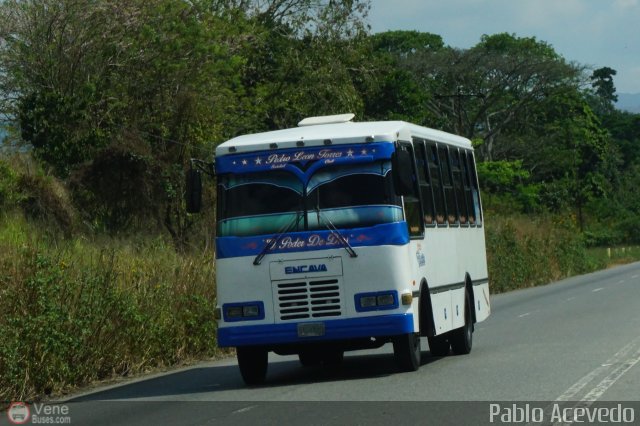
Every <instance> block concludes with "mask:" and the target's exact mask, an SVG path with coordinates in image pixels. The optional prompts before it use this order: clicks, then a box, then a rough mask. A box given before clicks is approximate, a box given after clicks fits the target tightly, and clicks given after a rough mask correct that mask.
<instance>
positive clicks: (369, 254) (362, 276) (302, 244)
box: [187, 114, 490, 385]
mask: <svg viewBox="0 0 640 426" xmlns="http://www.w3.org/2000/svg"><path fill="white" fill-rule="evenodd" d="M353 117H354V115H353V114H341V115H334V116H323V117H310V118H306V119H304V120H302V121H301V122H300V123H299V124H298V127H295V128H290V129H284V130H277V131H271V132H265V133H258V134H250V135H244V136H240V137H236V138H234V139H231V140H229V141H227V142H224V143H222V144H220V145H219V146H218V147H217V148H216V150H215V176H216V179H217V200H216V202H217V206H216V210H217V226H216V282H217V304H216V309H215V317H216V319H218V332H217V338H218V345H219V346H220V347H225V348H227V347H234V348H236V354H237V360H238V365H239V368H240V373H241V375H242V378H243V379H244V381H245V383H246V384H249V385H251V384H258V383H262V382H263V381H264V380H265V378H266V373H267V367H268V353H269V352H274V353H276V354H279V355H298V357H299V359H300V362H301V363H302V365H303V366H311V365H335V364H338V363H340V362H341V361H342V359H343V355H344V352H345V351H351V350H359V349H372V348H379V347H381V346H382V345H384V344H386V343H392V345H393V353H394V357H395V360H396V361H397V364H398V366H399V368H400V369H401V370H403V371H415V370H417V369H418V368H419V367H420V359H421V337H426V340H427V341H428V344H429V349H430V352H431V354H432V355H434V356H446V355H448V354H449V353H450V352H453V353H455V354H468V353H469V352H470V351H471V348H472V342H473V340H472V337H473V330H474V325H475V323H477V322H480V321H483V320H484V319H486V318H487V317H488V316H489V313H490V303H489V280H488V273H487V261H486V253H485V236H484V228H483V216H482V214H483V213H482V207H481V200H480V192H479V188H478V179H477V175H476V168H475V160H474V151H473V148H472V145H471V143H470V141H469V140H468V139H465V138H463V137H459V136H456V135H452V134H449V133H445V132H442V131H438V130H434V129H430V128H426V127H421V126H417V125H414V124H410V123H406V122H403V121H380V122H354V121H353ZM194 170H195V171H196V172H195V173H189V176H190V178H189V179H191V183H189V181H188V184H187V187H188V198H189V199H191V200H192V201H193V200H196V201H193V202H192V204H193V205H195V206H196V207H193V206H192V207H189V206H188V210H189V211H197V209H198V208H199V205H200V203H201V201H200V192H199V191H200V190H201V185H202V184H201V182H200V180H199V179H200V177H199V173H198V172H197V170H196V169H193V170H192V172H193V171H194ZM194 194H196V195H194Z"/></svg>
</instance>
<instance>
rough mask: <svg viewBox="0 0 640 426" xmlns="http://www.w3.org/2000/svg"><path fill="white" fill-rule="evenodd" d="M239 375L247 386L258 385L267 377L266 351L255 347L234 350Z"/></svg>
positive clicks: (242, 347)
mask: <svg viewBox="0 0 640 426" xmlns="http://www.w3.org/2000/svg"><path fill="white" fill-rule="evenodd" d="M236 354H237V356H238V366H239V367H240V374H241V375H242V379H243V380H244V382H245V383H246V384H247V385H259V384H261V383H263V382H264V379H265V377H266V376H267V365H268V363H269V361H268V355H269V353H268V352H267V350H266V349H264V348H261V347H255V346H241V347H238V348H236Z"/></svg>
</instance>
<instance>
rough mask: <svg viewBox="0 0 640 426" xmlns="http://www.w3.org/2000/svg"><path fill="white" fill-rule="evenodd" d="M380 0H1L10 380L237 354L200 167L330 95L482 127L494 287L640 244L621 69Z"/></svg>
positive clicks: (2, 217) (1, 248) (438, 121)
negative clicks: (421, 23)
mask: <svg viewBox="0 0 640 426" xmlns="http://www.w3.org/2000/svg"><path fill="white" fill-rule="evenodd" d="M368 9H369V3H368V1H367V0H350V1H341V2H335V1H315V0H255V1H233V0H232V1H210V0H208V1H205V0H202V1H200V0H194V1H191V2H184V1H180V0H131V1H128V2H120V1H114V0H100V1H89V0H80V1H78V0H37V1H36V0H6V1H2V2H0V76H1V78H0V127H1V128H2V130H1V131H0V400H10V399H31V398H39V397H42V396H44V395H47V394H51V393H59V392H63V391H65V390H68V389H70V388H72V387H74V386H77V385H81V384H85V383H88V382H90V381H93V380H101V379H105V378H109V377H113V376H122V375H130V374H136V373H139V372H144V371H147V370H148V369H153V368H158V367H163V366H171V365H176V364H179V363H182V362H185V361H188V360H190V359H202V358H206V357H212V356H216V355H218V352H217V350H216V348H215V346H216V345H215V335H216V329H215V322H214V320H213V307H214V306H215V295H216V293H215V280H214V266H215V265H214V262H213V258H214V254H213V250H214V247H213V242H212V241H213V240H212V238H213V234H214V226H213V224H214V221H215V213H214V206H215V184H214V182H213V181H209V183H208V184H206V185H205V186H206V187H205V208H204V212H203V214H201V215H198V216H192V215H189V214H187V213H186V211H185V202H184V180H183V178H184V172H185V170H186V169H187V168H188V167H189V162H190V159H191V158H199V159H203V160H207V161H208V160H211V154H212V152H213V149H214V147H215V146H216V145H217V144H219V143H221V142H223V141H224V140H226V139H228V138H230V137H233V136H237V135H240V134H244V133H251V132H258V131H267V130H273V129H278V128H283V127H290V126H293V125H295V123H297V122H298V121H299V120H300V119H302V118H304V117H308V116H315V115H323V114H337V113H345V112H353V113H355V114H356V119H357V120H358V121H365V120H390V119H391V120H406V121H409V122H413V123H416V124H420V125H425V126H428V127H432V128H437V129H442V130H445V131H449V132H452V133H457V134H460V135H463V136H466V137H468V138H469V139H471V140H472V141H473V143H474V146H475V148H476V160H477V163H478V166H477V168H478V174H479V177H480V186H481V189H482V196H483V203H484V207H485V225H486V227H485V230H486V235H487V249H488V255H489V269H490V279H491V283H492V284H491V285H492V291H493V292H502V291H508V290H511V289H515V288H521V287H528V286H534V285H539V284H544V283H547V282H550V281H553V280H556V279H559V278H563V277H567V276H570V275H574V274H578V273H583V272H589V271H593V270H596V269H599V268H604V267H607V266H608V265H609V264H615V263H619V262H628V261H633V260H637V259H638V258H639V256H640V255H639V252H638V250H637V249H635V248H633V247H636V246H637V245H638V244H640V198H639V197H638V196H637V192H638V191H637V188H638V187H640V149H638V143H640V115H638V114H632V113H628V112H622V111H618V110H616V109H615V108H614V102H615V100H616V94H615V93H616V91H615V85H614V78H615V75H616V71H615V70H613V69H611V68H609V67H603V68H599V69H589V68H587V67H585V66H583V65H580V64H577V63H574V62H571V61H568V60H567V59H565V58H563V57H562V56H561V55H559V54H558V53H557V52H556V51H555V50H554V48H553V46H551V45H549V44H548V43H546V42H544V41H541V40H537V39H535V38H534V37H520V36H518V35H515V34H494V35H486V36H483V37H482V38H481V39H480V40H479V41H478V43H477V44H476V45H475V46H472V47H470V48H468V49H458V48H455V47H452V46H448V45H447V44H446V43H445V40H443V39H442V38H441V37H440V36H439V35H436V34H431V33H420V32H415V31H391V32H386V33H381V34H371V33H370V32H369V31H368V29H367V11H368ZM623 248H624V249H625V250H624V251H622V249H623ZM629 248H632V249H629Z"/></svg>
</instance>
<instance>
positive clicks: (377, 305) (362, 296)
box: [355, 290, 398, 312]
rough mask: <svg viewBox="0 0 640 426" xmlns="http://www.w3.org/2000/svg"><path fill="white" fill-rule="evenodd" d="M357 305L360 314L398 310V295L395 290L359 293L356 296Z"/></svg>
mask: <svg viewBox="0 0 640 426" xmlns="http://www.w3.org/2000/svg"><path fill="white" fill-rule="evenodd" d="M355 304H356V311H358V312H367V311H378V310H385V309H396V308H397V307H398V293H397V292H396V291H395V290H389V291H378V292H375V293H358V294H356V295H355Z"/></svg>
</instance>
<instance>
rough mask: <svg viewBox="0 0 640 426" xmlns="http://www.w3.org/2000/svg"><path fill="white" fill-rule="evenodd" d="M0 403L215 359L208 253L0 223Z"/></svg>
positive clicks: (14, 220)
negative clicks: (69, 236)
mask: <svg viewBox="0 0 640 426" xmlns="http://www.w3.org/2000/svg"><path fill="white" fill-rule="evenodd" d="M0 253H2V256H1V257H0V301H1V302H0V371H2V375H0V400H14V399H18V400H25V399H34V398H39V397H41V396H43V395H47V394H52V393H60V392H64V391H65V390H68V389H69V388H72V387H74V386H78V385H82V384H85V383H89V382H91V381H94V380H101V379H104V378H109V377H112V376H114V375H119V376H123V375H128V374H135V373H139V372H142V371H146V370H148V369H150V368H157V367H162V366H170V365H175V364H178V363H181V362H184V361H185V360H189V359H194V358H198V359H201V358H206V357H212V356H216V355H217V354H218V353H219V350H218V349H217V347H216V324H215V320H214V318H213V310H214V307H215V303H216V292H215V277H214V265H213V259H212V255H211V253H208V254H204V255H190V256H189V255H187V256H181V255H178V254H176V252H175V250H174V249H173V247H172V246H171V245H170V244H168V243H166V242H165V241H164V239H162V238H155V239H152V238H132V239H126V240H117V239H111V238H101V239H94V240H90V239H87V238H83V237H76V238H72V239H58V238H56V237H54V236H52V235H51V234H49V233H47V232H43V231H42V230H41V229H40V226H37V225H33V224H31V223H29V222H27V221H25V220H24V219H22V218H21V217H20V216H9V217H8V216H6V215H5V216H4V217H0Z"/></svg>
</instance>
